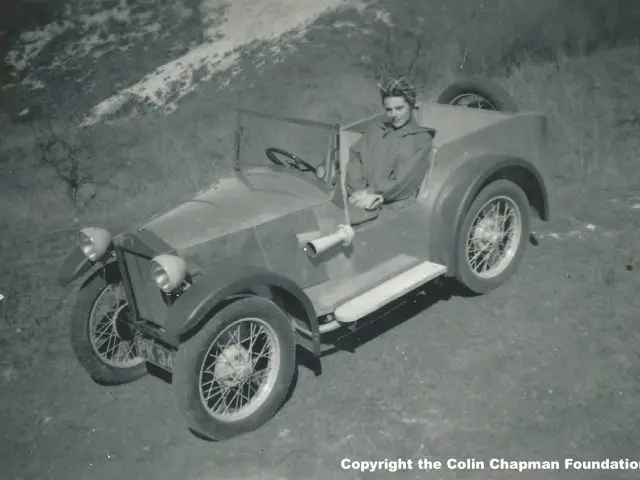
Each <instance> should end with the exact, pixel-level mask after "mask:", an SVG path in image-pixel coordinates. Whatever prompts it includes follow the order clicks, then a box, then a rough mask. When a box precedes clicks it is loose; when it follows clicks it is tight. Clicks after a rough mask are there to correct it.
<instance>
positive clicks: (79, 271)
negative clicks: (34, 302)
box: [58, 247, 113, 288]
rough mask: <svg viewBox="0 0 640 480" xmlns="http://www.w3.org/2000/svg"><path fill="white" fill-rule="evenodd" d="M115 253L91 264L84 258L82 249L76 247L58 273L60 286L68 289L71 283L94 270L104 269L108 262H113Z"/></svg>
mask: <svg viewBox="0 0 640 480" xmlns="http://www.w3.org/2000/svg"><path fill="white" fill-rule="evenodd" d="M112 257H113V252H111V253H110V254H107V255H105V257H104V258H103V259H101V260H98V261H96V262H91V261H90V260H89V259H88V258H87V257H85V256H84V254H83V253H82V250H80V247H76V248H74V249H73V251H72V252H71V253H70V254H69V255H67V258H65V260H64V262H63V263H62V266H61V267H60V270H59V271H58V285H60V286H61V287H63V288H64V287H67V286H68V285H69V284H70V283H72V282H74V281H76V280H77V279H79V278H81V277H83V276H84V275H85V274H87V273H89V272H90V271H92V270H98V269H99V268H101V267H103V266H104V265H105V263H107V261H111V260H112Z"/></svg>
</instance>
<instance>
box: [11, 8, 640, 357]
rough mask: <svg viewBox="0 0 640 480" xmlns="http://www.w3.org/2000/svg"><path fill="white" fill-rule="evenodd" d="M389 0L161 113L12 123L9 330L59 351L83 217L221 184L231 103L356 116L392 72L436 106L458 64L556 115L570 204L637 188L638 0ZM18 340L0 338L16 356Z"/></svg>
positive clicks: (557, 175) (30, 343)
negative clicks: (67, 266) (65, 283)
mask: <svg viewBox="0 0 640 480" xmlns="http://www.w3.org/2000/svg"><path fill="white" fill-rule="evenodd" d="M389 3H390V2H377V3H376V2H372V3H371V6H370V8H369V9H368V10H366V11H363V12H360V13H357V12H355V11H354V12H346V13H345V12H343V13H340V14H336V15H333V16H331V17H328V18H326V19H324V20H323V21H322V22H320V23H319V24H318V25H316V26H315V27H314V28H312V29H311V30H310V31H309V33H308V35H307V37H306V39H305V40H304V41H302V42H301V43H299V44H298V45H296V48H295V49H294V50H293V51H292V52H290V54H289V55H288V56H287V58H285V59H282V58H281V57H279V55H278V54H275V53H273V51H272V50H270V49H268V48H266V47H265V48H259V49H258V50H256V51H254V52H253V53H251V52H250V53H248V54H247V55H245V56H244V57H243V60H242V63H241V69H240V72H241V73H240V74H238V75H237V76H235V77H234V78H233V79H232V80H233V81H232V82H231V83H230V86H228V87H221V88H218V87H217V86H215V85H210V86H205V87H204V88H203V89H202V90H201V91H200V92H198V93H196V94H194V95H193V97H192V98H190V99H188V100H187V101H186V102H185V103H184V105H183V106H182V108H181V109H179V110H178V111H177V112H175V113H174V114H173V115H172V116H171V117H169V118H166V119H151V120H150V119H148V118H139V117H131V118H129V119H126V120H123V122H122V123H120V124H114V125H101V126H97V127H95V128H94V129H92V130H87V131H76V130H74V129H73V128H71V129H70V128H68V127H65V126H64V125H60V124H59V123H55V122H54V123H50V124H47V123H46V122H44V121H39V122H36V123H35V124H32V125H29V126H27V125H21V124H10V125H6V128H5V131H6V133H5V136H4V138H3V145H1V147H2V148H1V149H0V164H2V166H3V169H4V172H5V175H3V176H2V177H1V178H0V188H1V189H2V193H1V194H0V195H2V197H1V198H2V201H3V204H4V205H10V206H11V208H4V209H2V211H1V212H0V230H2V231H3V232H6V235H3V236H2V240H1V242H2V244H1V252H2V253H1V254H0V263H1V264H2V265H4V266H5V267H7V271H11V272H12V273H11V275H8V276H5V279H10V281H7V282H5V283H3V284H2V285H1V288H2V291H1V292H0V293H3V294H4V295H5V297H6V299H5V301H3V302H2V303H0V316H2V317H3V318H4V319H5V322H4V323H3V324H2V325H1V326H0V338H1V339H8V338H12V339H16V341H15V342H14V340H11V342H12V344H16V345H23V346H24V348H27V349H32V350H34V351H35V350H38V351H40V353H42V349H43V348H44V349H51V348H54V349H55V348H58V346H56V343H55V342H53V343H51V342H50V343H49V344H48V346H43V345H42V342H37V339H38V338H40V337H42V335H46V336H52V337H54V338H57V336H59V335H60V327H61V325H62V323H60V322H64V317H65V315H66V313H68V306H67V305H66V303H64V301H61V300H60V293H59V290H57V286H56V285H55V283H54V281H53V276H54V274H55V270H56V268H57V266H58V265H59V262H60V261H61V259H62V256H63V255H64V254H65V253H66V252H67V250H68V248H69V246H70V245H71V243H72V242H73V240H74V234H73V232H74V229H75V228H76V226H77V225H79V224H86V223H94V224H101V225H105V226H109V227H112V226H117V225H127V224H129V223H131V222H135V221H139V220H142V219H144V218H145V217H146V216H148V215H149V214H151V213H152V212H154V211H158V210H163V209H166V208H169V207H171V206H172V205H174V204H175V203H176V202H178V201H180V200H181V199H184V198H186V197H189V196H190V195H192V194H193V192H194V191H196V190H198V189H201V188H204V187H206V186H207V185H208V184H210V183H211V182H212V181H213V180H214V179H215V177H216V176H217V175H218V174H220V172H221V171H223V170H224V169H225V168H226V166H227V165H228V163H225V162H226V159H227V155H228V153H229V152H232V151H233V135H232V127H233V118H232V116H231V113H230V112H231V109H232V107H233V106H234V104H236V103H241V104H243V105H245V106H250V107H252V108H258V109H263V110H271V111H275V112H279V113H288V114H291V115H296V116H306V117H313V118H319V119H324V120H325V121H349V120H352V119H354V118H358V117H361V116H364V115H367V114H369V113H371V112H373V111H375V110H376V109H377V108H379V105H378V97H377V92H376V79H377V77H378V76H379V74H380V73H381V70H391V69H392V70H397V71H399V72H401V73H405V74H408V75H410V76H411V77H412V78H414V79H419V80H421V81H419V82H417V83H418V85H419V86H420V87H421V94H422V97H423V98H425V99H428V98H433V97H434V96H435V95H436V94H437V92H438V91H439V90H440V89H442V88H443V87H444V86H445V85H446V84H447V83H448V82H450V81H451V79H453V78H454V77H455V76H456V75H459V74H460V73H465V74H481V75H484V76H487V77H490V78H492V79H494V80H496V81H498V82H499V83H500V84H501V85H503V86H504V87H505V88H506V89H507V90H508V91H509V92H510V93H511V94H512V95H513V96H514V97H515V98H516V100H517V102H518V104H519V105H520V106H521V107H522V108H524V109H534V110H540V111H543V112H545V113H547V114H548V115H549V116H550V119H551V132H552V144H551V155H552V161H553V165H554V181H555V182H556V184H557V186H558V187H559V188H560V189H561V191H565V192H568V193H570V194H571V195H573V197H572V199H573V200H572V201H573V202H574V203H575V204H581V203H583V200H584V199H585V198H590V197H592V196H593V195H594V193H595V194H597V193H598V192H600V191H602V190H603V189H611V188H622V187H628V188H633V187H634V186H637V185H640V168H638V163H639V160H638V155H637V152H638V151H640V148H639V147H640V145H639V142H640V137H639V136H638V135H637V131H638V125H640V116H639V114H638V112H640V98H639V97H638V95H637V92H638V91H639V88H638V87H639V86H640V46H638V44H637V43H634V41H633V40H634V39H633V38H631V37H632V36H633V34H634V33H635V32H634V29H633V27H634V26H635V25H636V24H635V23H634V21H633V19H634V18H635V17H634V16H635V15H636V14H637V11H638V7H637V6H636V5H637V4H636V3H635V2H632V3H629V2H624V1H622V0H621V1H618V2H614V1H612V0H609V1H596V0H592V1H591V2H589V4H588V5H589V7H588V8H585V3H584V2H578V1H572V0H564V1H562V2H559V1H557V0H556V1H552V0H545V1H540V2H536V3H534V2H527V1H525V0H499V1H498V0H496V1H494V2H484V3H480V2H477V3H476V4H475V5H476V6H475V7H473V8H470V7H469V5H470V4H471V2H469V1H468V0H456V1H448V2H445V1H432V2H429V3H427V4H426V5H425V2H416V1H412V0H403V1H398V2H396V3H393V4H392V5H390V4H389ZM376 18H377V20H376ZM389 19H390V20H391V21H392V22H393V23H394V25H395V26H394V27H393V28H389V26H388V25H387V23H385V22H388V21H389ZM614 40H615V41H618V40H619V41H620V42H622V43H623V44H621V45H617V44H614V43H615V42H614ZM345 45H346V48H345ZM418 46H420V48H418ZM256 52H259V53H260V54H261V56H258V55H257V54H256ZM34 129H35V130H34ZM36 132H39V137H36ZM262 134H263V135H265V133H264V131H263V132H262ZM35 138H41V139H44V140H45V141H46V139H53V140H54V141H58V144H59V143H60V142H59V140H60V139H64V140H66V141H67V142H68V143H69V145H73V146H75V147H76V152H75V153H74V154H73V155H75V157H74V156H70V154H69V150H68V148H66V149H65V148H59V149H57V150H56V149H53V150H51V151H47V152H45V151H44V149H43V147H42V145H39V144H38V143H37V142H34V139H35ZM269 138H274V137H269ZM289 145H290V143H289ZM291 150H292V151H296V149H295V148H293V147H291ZM52 151H53V153H52ZM74 165H75V166H76V167H77V168H76V170H78V171H79V173H78V172H76V180H77V183H78V185H76V187H78V188H77V189H75V193H76V196H75V199H73V200H72V199H71V198H70V196H69V194H68V190H69V189H68V187H69V182H68V181H63V180H62V179H61V172H62V174H64V175H71V172H72V171H74V170H73V166H74ZM54 167H55V168H54ZM83 181H84V182H86V183H87V184H89V186H90V187H89V188H87V187H86V185H83V184H82V183H83ZM43 300H44V301H43ZM65 312H66V313H65ZM18 330H19V331H18ZM7 342H8V340H0V351H3V352H4V353H5V355H7V353H6V352H7V350H6V349H5V347H6V346H7Z"/></svg>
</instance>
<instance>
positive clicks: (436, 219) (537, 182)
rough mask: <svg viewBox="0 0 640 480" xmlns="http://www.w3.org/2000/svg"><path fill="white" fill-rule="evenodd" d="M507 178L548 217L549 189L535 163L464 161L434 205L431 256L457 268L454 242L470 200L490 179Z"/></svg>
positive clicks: (497, 159) (490, 159)
mask: <svg viewBox="0 0 640 480" xmlns="http://www.w3.org/2000/svg"><path fill="white" fill-rule="evenodd" d="M500 178H505V179H509V180H512V181H514V182H515V183H517V184H519V186H520V187H521V188H522V189H523V190H524V191H525V193H526V194H527V197H528V198H529V201H530V202H531V203H532V204H533V205H534V207H535V208H536V210H537V211H538V213H539V216H540V218H541V219H542V220H545V221H547V220H548V219H549V193H548V190H547V186H546V183H545V181H544V177H543V175H542V173H541V172H540V170H539V169H538V168H536V166H535V165H533V164H532V163H530V162H528V161H526V160H524V159H520V158H510V157H501V156H493V155H491V156H489V155H487V156H482V157H478V158H475V159H472V160H471V161H469V162H466V163H464V164H463V165H462V166H461V167H459V168H457V169H456V170H454V171H453V172H451V173H450V174H449V176H448V178H446V179H445V181H444V183H443V185H444V186H443V188H442V190H441V191H440V193H439V195H438V199H437V201H436V202H435V205H434V215H433V221H432V228H431V229H430V232H431V234H430V236H431V241H430V245H431V252H430V253H431V258H432V259H433V261H436V262H438V263H442V264H443V265H446V266H447V267H448V269H449V271H451V272H455V271H456V265H455V245H456V243H457V240H458V233H459V231H460V228H461V226H462V223H463V221H464V217H465V215H466V213H467V211H468V210H469V208H470V206H471V203H472V202H473V200H474V199H475V197H476V196H477V195H478V193H480V191H481V190H482V189H483V188H484V187H485V186H486V185H487V184H488V183H490V182H491V181H493V180H497V179H500Z"/></svg>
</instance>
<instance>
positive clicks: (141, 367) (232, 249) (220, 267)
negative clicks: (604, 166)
mask: <svg viewBox="0 0 640 480" xmlns="http://www.w3.org/2000/svg"><path fill="white" fill-rule="evenodd" d="M419 106H420V108H419V109H417V110H416V115H417V116H416V119H417V120H418V122H419V123H420V125H423V126H427V127H429V128H431V129H433V130H434V131H435V136H434V138H433V149H432V150H431V153H430V155H429V157H428V161H429V162H430V163H429V165H430V166H429V170H428V173H427V175H426V176H425V178H424V181H423V183H422V186H421V188H420V190H419V192H418V193H417V195H416V196H415V198H411V199H410V200H408V201H403V202H399V203H398V204H392V205H384V206H383V207H382V209H379V210H377V211H375V213H371V212H367V211H365V210H362V209H358V208H355V207H353V206H352V205H351V204H350V203H349V202H348V199H347V192H346V186H345V182H346V180H345V177H346V174H345V172H346V163H347V162H348V160H349V149H350V146H351V145H353V144H354V142H356V141H357V140H358V139H359V138H360V136H361V135H362V134H363V132H365V131H366V129H367V127H368V125H370V123H371V122H374V121H378V120H379V117H380V116H379V115H375V116H371V117H369V118H365V119H361V120H358V121H356V122H353V123H351V124H349V125H334V124H329V123H322V122H317V121H315V120H305V119H296V118H282V117H276V116H273V115H269V114H264V113H259V112H252V111H247V110H239V111H238V130H237V148H236V152H235V169H233V171H232V173H231V174H230V175H228V176H227V177H225V178H220V179H219V180H218V181H217V183H215V184H214V185H213V186H211V188H209V189H208V190H206V191H204V192H201V193H199V194H198V195H197V196H195V198H193V199H192V200H189V201H187V202H184V203H182V204H181V205H178V206H177V207H176V208H174V209H172V210H170V211H168V212H166V213H164V214H162V215H158V216H156V217H154V218H152V219H151V220H150V221H148V222H147V223H145V224H144V225H141V226H137V227H135V228H131V229H128V230H126V231H122V232H119V233H117V234H115V233H113V232H109V231H107V230H105V229H102V228H97V227H87V228H83V229H82V230H81V231H80V233H79V240H78V246H77V247H76V248H75V249H74V250H73V251H72V253H71V254H70V255H69V257H68V258H67V259H66V260H65V262H64V264H63V266H62V268H61V272H60V283H61V285H68V284H70V283H71V282H73V281H75V280H79V279H82V281H81V282H80V283H81V285H80V287H79V292H78V300H77V306H76V309H75V313H74V317H73V319H72V328H71V331H72V344H73V347H74V351H75V353H76V355H77V358H78V359H79V361H80V363H81V364H82V365H83V366H84V368H85V369H86V370H87V371H88V373H89V374H90V376H91V377H92V378H93V379H94V381H96V382H98V383H100V384H122V383H126V382H130V381H133V380H135V379H137V378H140V377H141V376H142V375H144V374H145V373H147V371H148V370H147V362H148V363H149V364H154V365H156V366H159V367H160V368H162V369H164V370H165V371H167V372H170V373H171V378H172V384H173V389H174V392H175V398H176V402H177V405H178V407H179V408H180V410H181V412H182V413H183V414H184V416H185V417H186V420H187V423H188V425H189V426H190V427H191V429H192V430H193V431H195V432H197V433H198V434H200V435H202V436H204V437H206V438H210V439H217V440H222V439H226V438H230V437H233V436H235V435H239V434H242V433H245V432H248V431H250V430H253V429H255V428H258V427H259V426H261V425H262V424H264V423H265V422H266V421H268V419H269V418H271V417H272V416H273V415H274V414H275V413H276V411H277V410H278V409H279V408H280V407H281V406H282V404H283V402H284V401H285V399H286V396H287V394H288V390H289V388H290V385H291V383H292V380H293V378H294V373H295V370H296V362H297V359H296V345H301V346H303V347H306V348H307V349H308V350H310V351H311V353H312V354H314V355H315V356H316V357H318V358H319V356H320V355H321V346H322V345H323V338H324V336H325V335H327V334H329V333H330V332H333V333H334V334H335V331H339V330H340V329H345V330H348V329H350V328H353V327H354V326H355V325H359V324H360V323H361V321H362V320H367V319H371V318H373V319H375V314H376V312H379V311H381V309H383V307H385V306H388V305H390V304H391V303H392V302H396V301H400V300H401V299H402V297H404V296H406V295H407V294H409V293H411V292H414V291H416V290H417V289H419V288H421V287H423V286H424V285H425V284H427V283H428V282H430V281H432V280H434V279H437V278H440V277H449V278H450V279H453V280H455V281H457V282H459V283H460V284H462V285H464V286H465V287H466V288H468V289H469V290H471V291H473V292H476V293H483V292H487V291H489V290H491V289H493V288H495V287H497V286H499V285H501V284H502V283H504V282H505V281H506V280H507V279H508V278H510V277H511V275H512V274H513V273H514V272H515V271H516V269H517V268H518V265H519V263H520V261H521V258H522V255H523V252H524V249H525V247H526V244H527V242H528V240H529V236H530V231H531V228H532V227H531V221H532V219H533V217H534V216H535V217H537V218H539V219H541V220H543V221H546V220H548V218H549V200H548V193H547V184H546V182H545V178H546V174H545V171H546V165H545V163H546V162H547V155H546V146H547V136H546V135H547V134H546V128H547V120H546V117H545V116H544V115H543V114H540V113H536V112H522V111H518V108H517V106H516V105H515V104H514V102H513V100H512V99H511V98H510V97H509V95H508V94H507V93H506V92H504V91H503V90H502V89H500V88H499V87H498V86H496V85H494V84H492V83H488V82H485V81H477V80H469V81H460V82H457V83H455V84H453V85H451V86H450V87H449V88H448V89H446V90H445V91H444V92H443V93H442V94H441V95H440V97H439V98H438V99H437V100H436V101H434V102H426V103H422V104H420V105H419ZM461 106H466V107H469V108H460V107H461ZM474 107H478V108H474ZM252 118H253V119H255V118H262V119H266V121H267V122H268V123H269V124H270V125H271V126H274V127H275V128H276V129H278V128H284V127H285V126H286V125H296V126H298V127H301V128H304V129H306V131H307V132H312V135H315V134H316V133H315V132H323V133H324V134H325V135H327V138H329V140H330V141H329V142H328V148H326V150H325V153H326V155H322V156H321V157H320V158H321V162H315V163H314V162H311V161H310V160H309V158H304V157H303V156H302V155H301V156H300V157H298V156H296V155H293V154H291V153H288V151H289V150H290V149H291V148H292V147H291V145H293V140H292V142H291V143H287V144H281V145H278V147H277V148H276V147H273V146H272V145H271V146H269V148H267V149H266V151H264V150H261V151H259V154H256V155H249V156H247V157H245V156H244V155H243V154H242V153H241V151H242V145H243V138H244V139H245V140H246V138H247V137H246V130H245V126H244V123H243V122H244V121H245V120H243V119H252ZM319 134H320V133H318V135H319ZM297 153H299V152H297ZM258 157H260V158H258ZM262 159H267V161H263V162H262V163H260V160H262ZM103 304H104V305H103Z"/></svg>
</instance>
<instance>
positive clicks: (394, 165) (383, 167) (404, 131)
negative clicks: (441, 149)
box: [347, 117, 435, 203]
mask: <svg viewBox="0 0 640 480" xmlns="http://www.w3.org/2000/svg"><path fill="white" fill-rule="evenodd" d="M434 134H435V131H434V130H432V129H429V128H425V127H421V126H420V125H419V124H418V123H417V122H416V121H415V119H414V118H413V117H412V119H411V120H410V121H409V123H407V124H406V125H405V126H403V127H402V128H399V129H398V130H395V129H394V128H393V127H392V126H391V125H389V124H388V123H386V122H381V123H374V124H373V125H372V126H371V127H370V128H369V129H368V131H367V132H366V133H365V134H364V136H363V137H362V138H361V139H359V140H358V141H357V142H356V143H355V144H354V145H353V146H352V147H351V148H350V156H349V163H348V164H347V190H348V193H349V194H351V193H353V192H354V191H356V190H367V191H369V192H370V193H375V194H379V195H382V196H383V198H384V201H385V203H389V202H395V201H399V200H405V199H407V198H410V197H411V196H413V195H415V194H416V192H417V190H418V188H420V184H421V183H422V181H423V179H424V177H425V175H426V174H427V171H428V167H429V165H428V161H427V157H428V155H429V153H430V152H431V148H432V142H433V137H434Z"/></svg>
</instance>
